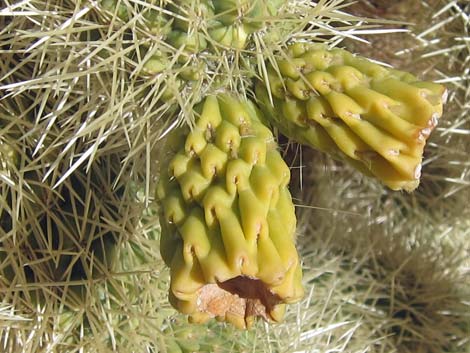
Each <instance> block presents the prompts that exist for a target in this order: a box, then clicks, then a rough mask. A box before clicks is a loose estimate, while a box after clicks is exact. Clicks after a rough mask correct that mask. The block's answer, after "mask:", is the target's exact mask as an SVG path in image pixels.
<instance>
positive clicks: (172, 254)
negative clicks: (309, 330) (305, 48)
mask: <svg viewBox="0 0 470 353" xmlns="http://www.w3.org/2000/svg"><path fill="white" fill-rule="evenodd" d="M197 115H198V116H199V118H198V120H197V121H196V126H194V128H193V129H192V131H191V132H189V133H188V134H187V135H185V136H184V137H183V136H181V134H176V136H173V137H171V140H170V142H169V144H168V145H169V146H168V148H167V156H166V158H167V159H168V160H167V161H166V162H164V163H163V170H162V171H161V178H160V182H159V185H158V187H157V199H159V200H160V201H161V205H162V216H161V226H162V234H161V254H162V257H163V259H164V261H165V262H166V263H167V264H168V265H169V266H170V268H171V289H170V299H171V301H172V304H173V305H174V306H175V307H176V308H177V309H178V310H180V311H182V312H184V313H187V314H190V315H191V318H192V320H194V321H198V322H199V321H205V320H207V319H209V318H211V317H217V318H219V319H223V320H227V321H229V322H232V323H233V324H235V325H236V326H239V327H246V326H249V325H251V323H252V321H253V319H254V318H255V317H256V316H261V317H263V318H265V319H271V320H274V321H279V320H281V319H282V315H283V310H284V305H283V304H284V303H290V302H294V301H296V300H298V299H300V298H301V296H302V293H303V290H302V286H301V267H300V263H299V258H298V255H297V251H296V248H295V239H294V236H295V227H296V218H295V210H294V205H293V203H292V199H291V196H290V193H289V190H288V188H287V185H288V183H289V179H290V171H289V168H288V166H287V165H286V164H285V162H284V161H283V160H282V158H281V155H280V154H279V152H278V151H277V144H276V142H275V140H274V138H273V135H272V133H271V131H270V130H269V129H268V128H267V127H266V126H265V125H263V123H262V122H261V119H262V117H261V115H260V113H259V111H257V110H256V108H255V107H254V105H253V104H251V103H250V102H247V101H239V100H237V99H235V98H233V97H231V96H229V95H219V96H209V97H207V98H206V99H205V101H204V102H203V104H201V105H200V107H199V112H198V114H197Z"/></svg>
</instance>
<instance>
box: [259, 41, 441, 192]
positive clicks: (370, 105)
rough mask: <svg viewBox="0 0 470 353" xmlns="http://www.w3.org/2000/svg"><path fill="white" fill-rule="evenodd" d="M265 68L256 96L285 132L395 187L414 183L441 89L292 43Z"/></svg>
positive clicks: (351, 58)
mask: <svg viewBox="0 0 470 353" xmlns="http://www.w3.org/2000/svg"><path fill="white" fill-rule="evenodd" d="M267 66H268V68H267V80H265V81H266V82H263V81H258V82H257V87H256V97H257V99H258V100H259V101H260V103H261V105H262V108H263V109H264V110H265V111H266V112H267V113H268V114H269V116H272V117H273V119H272V123H273V124H274V125H276V127H278V128H279V130H280V131H281V132H282V133H283V134H285V135H287V136H288V137H289V138H292V139H293V140H296V141H298V142H300V143H303V144H306V145H309V146H312V147H315V148H317V149H319V150H321V151H324V152H327V153H329V154H331V155H332V156H333V157H334V158H337V159H342V160H346V161H347V162H349V163H351V164H352V165H353V166H354V167H355V168H357V169H359V170H360V171H362V172H363V173H365V174H366V175H369V176H374V177H376V178H378V179H379V180H381V181H382V182H383V183H384V184H385V185H387V186H388V187H390V188H391V189H393V190H401V189H404V190H406V191H412V190H414V189H415V188H416V187H417V186H418V185H419V179H420V175H421V161H422V157H423V150H424V146H425V144H426V140H427V138H428V137H429V135H430V133H431V131H432V130H433V129H434V127H435V126H436V124H437V122H438V120H439V118H440V117H441V115H442V110H443V104H444V103H445V99H446V94H447V93H446V89H445V87H444V86H442V85H440V84H435V83H431V82H423V81H419V80H418V79H417V78H416V77H415V76H413V75H411V74H409V73H406V72H402V71H398V70H393V69H389V68H386V67H384V66H381V65H378V64H375V63H372V62H370V61H369V60H367V59H364V58H361V57H359V56H355V55H353V54H351V53H349V52H348V51H346V50H342V49H328V48H326V47H325V46H324V45H319V44H306V43H296V44H293V45H291V46H290V47H289V48H288V50H287V55H286V56H285V57H282V58H279V59H278V60H277V61H276V64H275V65H272V64H268V65H267Z"/></svg>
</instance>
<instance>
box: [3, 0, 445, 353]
mask: <svg viewBox="0 0 470 353" xmlns="http://www.w3.org/2000/svg"><path fill="white" fill-rule="evenodd" d="M10 3H12V2H11V1H10V2H7V5H6V6H5V7H3V5H2V8H1V9H0V53H1V54H2V57H3V55H4V54H5V55H4V57H5V60H3V61H2V62H0V191H1V195H0V292H1V293H2V295H3V297H2V298H1V303H2V304H5V305H7V306H9V307H11V308H12V312H13V311H15V312H18V313H20V314H24V312H26V313H27V314H31V317H33V316H34V315H36V316H34V317H35V319H37V321H38V324H37V326H36V322H33V321H31V322H32V323H31V325H30V326H29V327H30V328H31V329H30V331H28V330H25V332H27V334H25V335H24V337H26V336H30V337H33V336H34V335H35V334H36V333H37V332H41V333H40V334H38V336H37V337H38V338H34V340H35V342H34V343H31V344H30V346H29V347H30V349H29V351H31V350H34V349H49V345H50V346H51V347H52V348H50V350H51V351H52V350H54V349H55V348H56V347H55V346H54V344H56V342H59V341H60V338H56V335H55V334H50V333H49V332H48V331H47V329H44V327H47V323H46V324H44V325H45V326H40V325H41V323H39V322H47V320H51V317H53V319H54V320H56V321H59V322H60V321H62V322H64V325H65V326H62V328H63V327H66V328H65V329H63V330H65V331H67V332H70V333H71V336H73V337H74V342H75V341H77V342H80V343H79V344H83V342H84V341H83V337H85V336H88V335H90V336H92V335H95V338H96V337H97V336H98V335H100V334H101V333H102V331H103V328H104V327H105V330H107V338H106V345H108V344H109V342H107V341H110V342H111V345H112V348H113V350H116V349H117V348H116V347H118V346H119V344H120V343H121V342H124V341H128V342H131V341H132V339H134V337H132V338H130V337H131V336H132V335H133V333H134V331H136V332H137V331H139V330H138V329H137V328H138V327H139V325H140V327H142V326H148V327H150V328H148V327H145V328H146V329H147V330H149V331H151V330H154V328H156V327H157V328H158V329H157V330H154V331H159V333H160V334H162V335H170V332H171V330H170V329H169V327H171V323H170V324H169V325H167V327H163V326H164V325H163V322H162V321H165V320H167V319H168V317H167V318H165V319H164V320H160V321H158V322H157V321H155V320H154V319H155V317H157V316H158V315H160V317H161V316H164V315H166V314H167V313H168V311H165V304H162V303H161V300H160V298H157V297H158V296H157V295H155V297H152V295H153V293H155V292H157V291H160V290H161V292H163V293H165V294H164V295H166V290H167V287H166V286H165V285H166V283H162V282H158V286H157V285H155V281H154V280H155V278H156V277H158V279H159V280H160V279H162V278H164V280H162V281H166V280H167V276H165V272H164V271H166V269H165V270H162V271H160V268H158V270H157V271H153V270H154V269H155V267H159V266H160V262H159V261H160V260H161V259H160V258H159V257H158V256H156V257H155V258H154V257H153V255H154V254H155V253H158V251H154V250H155V249H156V248H158V246H157V245H156V244H155V243H156V242H157V241H159V242H160V249H159V250H160V253H161V258H162V259H163V261H164V262H165V263H166V265H167V266H168V267H169V269H170V275H171V276H170V277H171V278H170V288H169V300H170V303H171V304H172V305H173V307H175V308H176V309H177V310H178V311H180V312H182V313H184V314H187V315H189V317H190V319H191V320H192V321H193V322H198V323H203V322H206V321H208V320H210V319H212V318H215V319H217V320H220V321H226V322H230V323H232V324H234V325H235V326H237V327H240V328H247V327H250V326H251V325H253V323H254V322H255V319H256V318H262V319H264V320H266V321H270V322H271V321H273V322H280V321H281V320H282V318H283V314H284V310H285V306H286V304H289V303H295V302H297V301H299V300H300V299H301V298H302V296H303V287H302V271H301V269H302V266H301V259H300V257H299V255H298V253H297V250H296V223H297V220H296V214H295V207H294V204H293V200H292V197H291V194H290V192H289V189H288V186H289V181H290V170H289V167H288V166H287V164H286V163H285V161H284V160H283V158H282V157H281V154H280V152H279V151H278V149H279V146H278V145H277V142H276V139H275V136H274V135H273V132H272V130H271V127H275V128H277V129H279V130H280V131H281V132H282V133H283V134H285V135H286V136H288V137H289V138H291V139H292V140H295V141H297V142H300V143H303V144H305V145H308V146H311V147H314V148H316V149H319V150H321V151H323V152H326V153H327V154H329V155H331V156H332V157H334V158H336V159H340V160H343V161H346V162H348V163H350V164H352V165H353V166H354V167H355V168H357V169H358V170H360V171H361V172H363V173H364V174H366V175H369V176H373V177H375V178H377V179H379V180H380V181H381V182H383V183H384V184H385V185H387V186H388V187H389V188H391V189H393V190H406V191H412V190H414V189H415V188H416V187H417V186H418V184H419V178H420V171H421V165H422V158H423V152H424V147H425V144H426V142H427V139H428V137H429V135H430V133H431V132H432V130H433V129H434V127H435V126H436V124H437V122H438V120H439V119H440V117H441V115H442V109H443V104H444V102H445V96H446V90H445V88H444V87H443V86H441V85H438V84H434V83H430V82H422V81H419V80H418V79H417V78H416V77H414V76H413V75H411V74H408V73H405V72H401V71H397V70H393V69H389V68H386V67H384V66H381V65H378V64H375V63H372V62H370V61H368V60H366V59H363V58H360V57H358V56H355V55H353V54H351V53H349V52H347V51H345V50H342V49H338V48H331V47H334V46H336V45H342V43H341V38H342V35H343V33H345V32H346V33H347V36H351V33H352V32H351V31H354V30H355V28H356V27H358V28H359V27H360V26H361V24H362V23H363V22H364V19H363V18H358V17H355V16H352V15H348V14H346V13H344V12H343V11H339V10H341V9H342V7H343V6H344V4H342V1H341V0H340V1H328V0H327V1H318V2H315V1H311V0H252V1H249V0H195V1H189V0H99V1H88V0H86V1H85V0H83V1H82V0H61V1H52V0H51V1H26V2H16V3H15V4H13V5H10ZM353 35H355V34H353ZM316 41H321V42H323V43H326V44H325V45H323V44H312V42H316ZM328 45H329V46H330V47H328ZM16 100H18V101H16ZM19 101H22V102H21V103H18V102H19ZM8 102H11V106H12V107H14V108H12V107H10V105H9V104H10V103H8ZM5 107H8V108H5ZM10 108H11V109H10ZM164 139H165V140H166V141H165V142H166V144H165V145H164V144H163V141H164ZM159 153H161V155H159V156H156V155H157V154H159ZM155 156H156V159H157V161H155V160H154V157H155ZM154 167H158V168H154ZM157 169H158V170H157ZM153 182H158V185H157V186H155V185H153ZM133 188H135V189H138V190H139V191H136V190H135V189H133ZM154 188H155V189H156V190H155V199H156V200H157V201H158V204H159V205H158V210H159V219H160V221H159V225H160V228H159V226H158V222H157V220H154V219H152V222H149V224H150V225H149V224H145V222H146V220H145V217H144V216H143V215H142V213H141V211H142V209H143V208H144V207H147V206H148V205H149V204H150V201H151V200H152V198H153V197H152V195H153V194H154V193H153V189H154ZM131 189H132V190H131ZM142 190H145V191H144V192H143V191H142ZM140 192H142V193H145V196H144V197H140V196H141V195H140ZM153 211H155V210H153V209H152V211H151V212H150V214H151V216H152V217H153V216H154V214H153V213H152V212H153ZM152 217H149V218H152ZM136 223H139V225H138V227H139V228H138V230H136V228H137V227H136ZM147 227H149V228H150V227H153V229H152V231H153V232H155V233H159V232H160V230H161V234H153V235H152V238H151V239H149V238H148V237H147V238H145V236H142V233H144V232H140V231H142V229H144V228H146V229H147ZM139 232H140V233H139ZM141 238H145V239H144V240H145V241H140V240H142V239H141ZM157 238H159V239H158V240H157ZM136 239H137V240H138V241H136V242H135V243H133V241H134V240H136ZM131 244H136V245H135V248H136V249H134V248H133V246H131ZM121 245H123V247H126V246H127V247H128V248H129V247H132V249H131V250H129V252H128V253H129V254H131V255H132V256H131V255H129V256H128V258H127V259H126V255H125V252H123V251H122V249H121V251H120V248H119V246H121ZM121 248H122V247H121ZM143 249H145V251H143ZM144 253H145V256H144V255H143V254H144ZM149 253H150V254H151V255H152V256H148V254H149ZM117 254H119V255H120V261H121V262H122V264H123V266H122V267H121V268H119V266H118V267H116V266H114V260H116V257H117ZM123 254H124V255H123ZM150 258H151V259H152V260H149V259H150ZM155 259H157V260H156V261H154V260H155ZM127 261H128V262H127ZM149 263H150V265H149ZM141 265H142V266H141ZM152 266H154V267H152ZM136 268H138V269H136ZM149 268H150V269H149ZM141 275H142V277H144V276H148V277H145V278H146V279H147V280H148V281H147V282H145V281H143V282H139V280H140V277H139V276H141ZM119 278H121V279H119ZM129 278H132V279H129ZM149 278H150V279H151V280H149ZM309 280H310V278H309ZM98 282H99V283H98ZM142 283H146V287H145V289H146V291H145V293H141V292H140V289H141V288H143V287H144V285H143V284H142ZM95 285H96V286H95ZM93 286H95V287H93ZM97 288H98V289H97ZM103 293H104V294H103ZM129 293H131V294H130V295H129ZM141 294H142V295H141ZM129 298H131V299H129ZM91 302H93V303H99V304H100V305H97V306H93V305H90V303H91ZM23 304H24V305H23ZM160 304H162V305H160ZM144 306H146V308H147V311H145V310H143V309H142V307H144ZM168 307H169V305H168ZM24 308H26V309H25V310H23V309H24ZM46 308H47V309H50V310H45V309H46ZM135 308H137V309H135ZM0 309H2V308H0ZM64 309H65V310H64ZM70 309H72V310H70ZM72 311H73V313H72ZM78 311H80V313H81V314H82V317H86V319H83V320H82V322H81V323H80V324H76V322H78V321H76V320H75V316H74V314H75V313H76V312H78ZM156 311H157V314H155V312H156ZM64 312H65V313H66V314H65V315H63V314H64ZM163 312H164V313H165V314H161V313H163ZM90 313H91V314H90ZM172 313H173V311H171V312H170V314H168V316H171V315H172ZM89 314H90V315H89ZM134 314H135V315H134ZM62 315H63V316H62ZM93 316H94V317H96V320H94V321H93V323H94V322H96V323H98V324H96V327H95V325H94V324H91V321H89V322H87V320H89V318H91V317H93ZM98 317H99V319H98ZM160 317H159V318H160ZM103 318H104V319H103ZM141 318H144V320H143V321H145V320H148V321H146V322H145V323H144V324H141V322H140V319H141ZM121 319H122V320H121ZM168 321H171V320H168ZM149 322H151V324H149V325H147V323H149ZM100 325H102V326H100ZM87 326H88V327H87ZM84 327H86V329H84ZM69 328H70V329H69ZM116 328H117V329H116ZM2 329H3V328H2V325H1V324H0V331H1V330H2ZM308 329H311V327H309V328H308ZM118 331H119V332H118ZM128 331H129V332H131V334H130V335H127V333H128ZM5 332H7V333H6V334H5ZM97 333H98V334H97ZM154 333H155V332H151V333H150V334H149V333H148V331H146V332H144V333H142V334H141V336H139V334H140V332H139V334H136V335H135V336H136V337H137V338H136V341H138V340H140V339H142V341H145V340H150V339H152V340H153V339H154V337H153V336H152V335H153V334H154ZM1 334H2V335H3V336H1V337H0V339H1V340H2V341H1V342H0V344H1V345H2V346H3V347H6V346H7V344H8V343H5V342H7V341H9V340H10V338H9V337H12V336H13V335H12V334H10V333H9V332H8V330H6V331H1ZM108 334H109V335H108ZM103 336H106V335H103ZM5 337H6V338H5ZM149 337H151V338H149ZM344 337H345V336H344ZM108 338H109V339H108ZM159 338H161V337H159ZM159 338H157V339H155V341H158V340H159ZM175 339H176V341H175V342H173V341H172V339H169V340H168V339H167V338H164V339H161V340H160V341H161V342H159V343H156V346H155V347H156V348H154V347H152V348H148V347H147V348H146V349H142V351H144V350H146V351H149V350H155V351H160V350H161V347H162V345H163V346H164V345H165V343H164V342H166V343H167V344H166V345H167V346H168V349H167V350H168V351H170V350H171V349H174V350H175V351H179V350H180V351H184V350H187V351H191V350H198V347H199V345H198V343H197V342H192V341H191V340H192V337H190V336H189V337H188V336H186V334H185V333H184V332H183V333H182V335H181V336H180V337H178V335H175ZM300 339H302V338H300ZM11 340H16V341H17V342H15V343H14V344H18V346H20V345H23V346H22V347H26V346H27V345H28V344H29V343H23V342H26V341H27V339H23V337H22V338H20V339H16V338H13V339H11ZM52 341H54V343H50V342H52ZM90 341H93V338H91V339H90ZM177 341H178V342H177ZM18 342H19V343H18ZM37 342H40V343H37ZM64 342H65V340H64ZM193 343H194V344H193ZM58 344H59V345H60V344H62V342H59V343H58ZM91 344H92V345H93V344H94V342H93V343H91ZM152 344H154V342H152ZM158 344H160V346H158ZM77 345H78V344H77ZM84 345H85V344H83V346H81V347H77V348H76V350H77V351H78V350H83V351H86V348H84ZM53 346H54V347H53ZM129 346H132V344H131V343H130V344H129ZM11 347H13V346H11ZM31 347H34V348H31ZM46 347H47V348H46ZM201 347H202V346H201ZM139 348H140V347H139ZM291 348H292V346H289V349H291ZM296 348H298V347H296ZM24 349H25V350H28V349H27V348H24ZM137 349H138V348H134V347H132V351H135V350H137ZM201 349H202V348H201ZM163 350H164V349H163ZM10 351H12V352H15V351H18V349H16V346H14V347H13V348H11V349H10ZM123 351H125V350H123Z"/></svg>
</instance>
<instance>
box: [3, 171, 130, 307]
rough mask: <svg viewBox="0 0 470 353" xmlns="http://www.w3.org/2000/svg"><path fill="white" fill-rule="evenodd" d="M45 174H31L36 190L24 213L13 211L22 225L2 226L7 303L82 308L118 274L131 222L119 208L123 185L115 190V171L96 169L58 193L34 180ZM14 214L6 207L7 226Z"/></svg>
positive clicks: (27, 176)
mask: <svg viewBox="0 0 470 353" xmlns="http://www.w3.org/2000/svg"><path fill="white" fill-rule="evenodd" d="M40 177H41V175H40V173H33V174H31V173H25V176H24V179H25V180H24V182H25V183H30V184H31V189H32V191H33V193H32V194H31V195H32V196H30V197H31V198H32V199H31V200H25V201H24V204H23V205H22V211H23V212H21V214H19V215H18V214H14V215H13V216H14V217H25V218H26V219H23V220H22V222H21V228H20V227H19V226H18V227H16V228H15V229H14V230H9V229H8V228H7V227H4V228H3V229H2V234H3V236H2V238H1V243H0V244H1V248H0V259H1V265H0V271H1V286H2V292H4V293H5V295H4V296H3V301H4V302H7V303H8V302H10V303H16V304H17V303H19V302H20V303H22V306H23V307H25V308H26V309H27V310H32V311H33V312H34V311H36V310H41V309H40V308H41V307H43V306H44V305H53V303H54V302H55V303H57V304H58V305H59V304H60V305H64V306H66V307H69V308H71V309H77V308H81V307H83V306H86V302H87V300H88V298H87V288H88V287H89V286H93V284H94V283H95V282H100V281H104V280H106V278H107V277H108V276H109V274H110V272H112V268H113V263H114V261H115V255H116V247H117V245H118V243H119V242H120V241H121V239H120V237H121V235H120V234H121V229H122V227H129V226H130V224H126V221H125V217H123V215H122V214H121V213H120V212H121V211H122V210H120V209H119V205H120V199H121V197H122V193H123V188H119V189H117V190H111V188H110V185H111V184H112V182H111V181H112V179H113V178H115V174H114V176H113V175H112V174H108V175H106V173H103V172H102V171H99V172H98V170H96V169H94V170H92V171H91V173H89V174H85V173H82V172H77V173H74V174H73V176H71V177H70V178H69V179H68V180H67V181H66V182H65V183H64V184H62V185H61V186H60V187H59V188H58V189H57V190H53V191H52V190H51V189H48V188H47V186H46V185H41V184H39V183H38V184H33V182H34V181H36V182H37V181H38V180H40ZM10 200H11V198H10ZM10 209H11V206H10ZM11 216H12V214H10V213H9V212H8V209H7V210H5V209H4V210H3V212H2V218H3V220H5V221H3V222H2V224H3V225H6V224H8V223H11V221H10V222H8V218H11ZM123 223H124V224H123ZM10 228H11V226H10ZM128 230H130V229H128Z"/></svg>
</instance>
